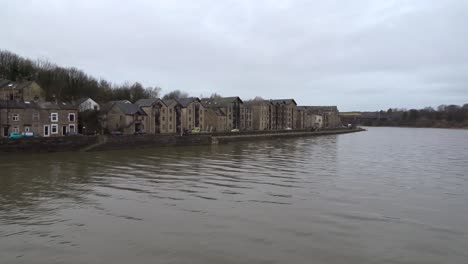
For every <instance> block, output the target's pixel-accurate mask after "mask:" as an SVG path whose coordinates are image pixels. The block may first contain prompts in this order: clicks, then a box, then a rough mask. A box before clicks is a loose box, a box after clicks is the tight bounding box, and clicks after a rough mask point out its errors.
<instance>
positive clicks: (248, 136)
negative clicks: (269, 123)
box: [0, 128, 365, 154]
mask: <svg viewBox="0 0 468 264" xmlns="http://www.w3.org/2000/svg"><path fill="white" fill-rule="evenodd" d="M361 131H365V130H364V129H361V128H358V129H334V130H322V131H305V130H287V131H249V132H238V133H215V134H194V135H188V136H179V135H157V136H155V135H123V136H109V135H101V136H81V137H51V138H24V139H2V140H0V154H2V153H4V154H6V153H13V152H16V153H47V152H73V151H86V152H87V151H107V150H123V149H134V148H157V147H167V146H194V145H213V144H227V143H233V142H237V141H247V140H263V139H275V138H288V137H306V136H324V135H336V134H346V133H354V132H361Z"/></svg>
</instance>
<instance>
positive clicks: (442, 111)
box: [361, 104, 468, 128]
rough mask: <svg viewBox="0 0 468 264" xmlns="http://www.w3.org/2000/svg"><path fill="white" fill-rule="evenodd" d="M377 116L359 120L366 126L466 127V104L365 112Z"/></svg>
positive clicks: (467, 110) (467, 114)
mask: <svg viewBox="0 0 468 264" xmlns="http://www.w3.org/2000/svg"><path fill="white" fill-rule="evenodd" d="M367 114H373V115H374V116H377V117H378V118H376V119H369V120H363V121H361V125H367V126H405V127H438V128H468V104H464V105H440V106H438V107H437V109H434V108H432V107H426V108H424V109H410V110H406V109H397V108H390V109H388V110H387V111H383V110H381V111H380V112H373V113H367Z"/></svg>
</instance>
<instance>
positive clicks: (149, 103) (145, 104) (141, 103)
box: [135, 98, 165, 107]
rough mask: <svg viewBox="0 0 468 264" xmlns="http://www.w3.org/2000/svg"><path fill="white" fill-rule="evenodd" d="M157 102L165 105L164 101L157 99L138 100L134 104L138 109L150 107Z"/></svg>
mask: <svg viewBox="0 0 468 264" xmlns="http://www.w3.org/2000/svg"><path fill="white" fill-rule="evenodd" d="M157 102H161V103H163V104H164V105H165V103H164V101H163V100H161V99H159V98H148V99H140V100H138V101H136V102H135V104H136V105H138V106H139V107H148V106H152V105H153V104H155V103H157Z"/></svg>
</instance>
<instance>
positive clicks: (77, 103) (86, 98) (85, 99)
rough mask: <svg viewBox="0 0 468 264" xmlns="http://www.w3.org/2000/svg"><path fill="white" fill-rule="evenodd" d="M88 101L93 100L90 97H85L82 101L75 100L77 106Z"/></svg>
mask: <svg viewBox="0 0 468 264" xmlns="http://www.w3.org/2000/svg"><path fill="white" fill-rule="evenodd" d="M88 99H91V98H90V97H83V98H80V99H78V100H75V102H74V103H75V104H76V105H80V104H82V103H84V102H86V101H87V100H88ZM91 100H93V99H91ZM93 101H94V100H93Z"/></svg>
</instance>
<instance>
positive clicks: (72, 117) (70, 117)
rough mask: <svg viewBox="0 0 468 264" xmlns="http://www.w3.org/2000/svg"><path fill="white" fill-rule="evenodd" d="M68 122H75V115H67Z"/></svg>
mask: <svg viewBox="0 0 468 264" xmlns="http://www.w3.org/2000/svg"><path fill="white" fill-rule="evenodd" d="M68 121H70V122H75V113H69V114H68Z"/></svg>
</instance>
